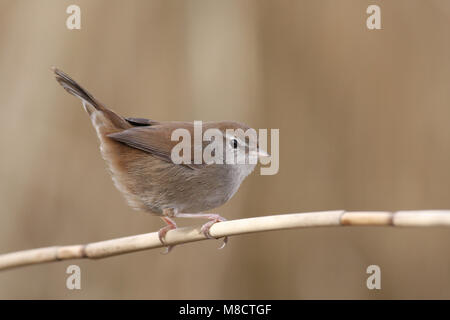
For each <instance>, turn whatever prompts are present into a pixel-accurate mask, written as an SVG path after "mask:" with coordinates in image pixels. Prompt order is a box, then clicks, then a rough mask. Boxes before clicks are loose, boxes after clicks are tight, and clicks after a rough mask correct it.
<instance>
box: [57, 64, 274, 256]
mask: <svg viewBox="0 0 450 320" xmlns="http://www.w3.org/2000/svg"><path fill="white" fill-rule="evenodd" d="M51 69H52V71H53V72H54V76H55V77H56V80H57V82H58V83H59V84H60V85H61V86H62V87H63V88H64V89H65V90H66V91H67V92H69V93H70V94H72V95H74V96H75V97H77V98H79V99H80V100H81V102H82V105H83V107H84V109H85V111H86V112H87V114H88V115H89V118H90V120H91V122H92V125H93V127H94V128H95V131H96V133H97V136H98V139H99V142H100V152H101V155H102V157H103V159H104V160H105V161H106V163H107V167H108V169H109V172H110V174H111V176H112V180H113V182H114V185H115V186H116V188H117V189H118V190H119V191H120V192H121V193H122V194H123V195H124V197H125V199H126V200H127V202H128V204H129V205H130V206H131V207H132V208H133V209H136V210H141V211H145V212H148V213H150V214H152V215H156V216H159V217H160V218H161V219H162V220H163V221H164V222H165V224H166V225H165V226H164V227H162V228H161V229H160V230H159V231H158V236H159V239H160V241H161V243H162V244H163V245H165V246H166V251H165V253H168V252H169V251H170V250H171V249H172V248H173V247H174V246H173V245H172V246H170V245H166V244H165V242H164V239H165V235H166V234H167V232H168V231H170V230H172V229H176V228H177V224H176V222H175V221H174V219H175V218H206V219H208V222H206V223H204V224H203V225H202V227H201V229H200V232H202V233H203V234H204V235H205V236H206V237H207V238H210V239H212V237H211V234H210V232H209V230H210V228H211V226H212V225H213V224H215V223H217V222H221V221H225V220H226V219H225V218H224V217H222V216H220V215H219V214H216V213H204V212H205V211H208V210H212V209H215V208H217V207H220V206H221V205H223V204H224V203H226V202H227V201H228V200H230V199H231V197H232V196H233V195H234V194H235V193H236V192H237V190H238V189H239V187H240V185H241V183H242V182H243V180H244V179H245V178H246V177H247V176H248V175H249V174H250V173H252V171H253V170H254V168H255V165H256V164H255V163H232V164H228V163H226V162H225V163H205V161H201V163H193V164H192V163H174V161H173V160H172V157H171V150H172V149H173V148H174V146H175V145H176V144H177V141H172V139H171V135H172V133H173V132H174V130H177V129H185V130H187V132H189V133H194V123H193V122H188V121H185V122H183V121H156V120H151V119H146V118H132V117H123V116H120V115H119V114H117V113H115V112H114V111H112V110H111V109H109V108H108V107H106V106H105V105H104V104H103V103H101V102H100V101H99V100H98V99H96V98H94V96H93V95H91V94H90V93H89V92H88V91H87V90H86V89H84V88H83V87H82V86H81V85H79V84H78V83H77V82H76V81H75V80H73V79H72V78H71V77H70V76H68V75H67V74H66V73H64V72H63V71H61V70H60V69H58V68H56V67H52V68H51ZM201 126H202V130H203V132H204V131H206V130H207V129H215V130H219V131H218V132H219V133H220V134H221V135H222V136H221V138H223V146H224V147H223V148H224V151H226V152H230V153H232V154H233V153H234V155H235V156H236V154H237V155H240V156H242V155H248V154H249V153H252V155H255V154H256V155H257V156H267V155H268V154H267V153H266V152H265V151H264V150H262V149H260V148H259V146H257V147H256V150H250V148H249V146H248V141H247V142H246V141H245V140H244V139H240V138H238V137H237V136H235V135H230V134H227V130H228V129H233V130H237V129H242V130H243V131H246V130H248V129H251V128H250V127H249V126H247V125H245V124H243V123H239V122H234V121H211V122H202V123H201ZM202 143H203V142H202ZM227 240H228V238H227V237H224V239H223V244H222V246H221V247H220V248H223V247H225V245H226V243H227Z"/></svg>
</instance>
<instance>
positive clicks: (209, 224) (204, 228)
mask: <svg viewBox="0 0 450 320" xmlns="http://www.w3.org/2000/svg"><path fill="white" fill-rule="evenodd" d="M226 220H227V219H225V218H223V217H220V216H218V217H214V219H212V220H210V221H208V222H207V223H205V224H204V225H202V227H201V228H200V232H201V233H203V235H204V236H205V237H206V238H208V239H215V238H214V237H213V236H211V233H210V232H209V229H211V227H212V225H213V224H215V223H217V222H222V221H226ZM227 243H228V237H224V238H223V244H222V245H221V246H220V247H219V250H221V249H223V248H225V246H226V245H227Z"/></svg>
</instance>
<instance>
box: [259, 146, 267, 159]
mask: <svg viewBox="0 0 450 320" xmlns="http://www.w3.org/2000/svg"><path fill="white" fill-rule="evenodd" d="M258 156H259V157H270V154H268V153H267V151H265V150H263V149H261V148H259V149H258Z"/></svg>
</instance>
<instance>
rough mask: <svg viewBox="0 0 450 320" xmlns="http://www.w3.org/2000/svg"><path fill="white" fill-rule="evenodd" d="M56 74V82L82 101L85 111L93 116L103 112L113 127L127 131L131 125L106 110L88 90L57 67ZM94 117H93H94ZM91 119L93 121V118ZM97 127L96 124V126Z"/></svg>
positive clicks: (53, 68)
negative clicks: (97, 112) (95, 113)
mask: <svg viewBox="0 0 450 320" xmlns="http://www.w3.org/2000/svg"><path fill="white" fill-rule="evenodd" d="M52 70H53V72H54V73H55V77H56V81H58V82H59V84H60V85H61V86H62V87H63V88H64V89H65V90H66V91H67V92H69V93H70V94H72V95H74V96H75V97H77V98H79V99H81V101H82V102H83V106H84V109H85V110H86V112H87V113H88V114H89V116H91V115H92V114H93V113H94V111H101V112H100V113H102V114H103V117H104V119H105V121H109V122H111V125H112V126H114V127H115V128H117V129H127V128H129V127H131V126H130V124H129V123H128V122H127V121H126V120H125V119H124V118H122V117H121V116H119V115H118V114H116V113H115V112H113V111H112V110H109V109H108V108H106V107H105V106H104V105H103V104H102V103H100V102H99V101H98V100H97V99H95V98H94V96H93V95H91V94H90V93H89V92H88V91H87V90H86V89H84V88H83V87H82V86H80V85H79V84H78V83H77V82H76V81H75V80H73V79H72V78H71V77H69V76H68V75H67V74H65V73H64V72H62V71H61V70H59V69H58V68H56V67H52ZM92 116H93V115H92ZM91 119H93V118H92V117H91ZM94 125H95V124H94Z"/></svg>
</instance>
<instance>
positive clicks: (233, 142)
mask: <svg viewBox="0 0 450 320" xmlns="http://www.w3.org/2000/svg"><path fill="white" fill-rule="evenodd" d="M231 146H232V147H233V149H237V147H238V141H237V140H236V139H232V140H231Z"/></svg>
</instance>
